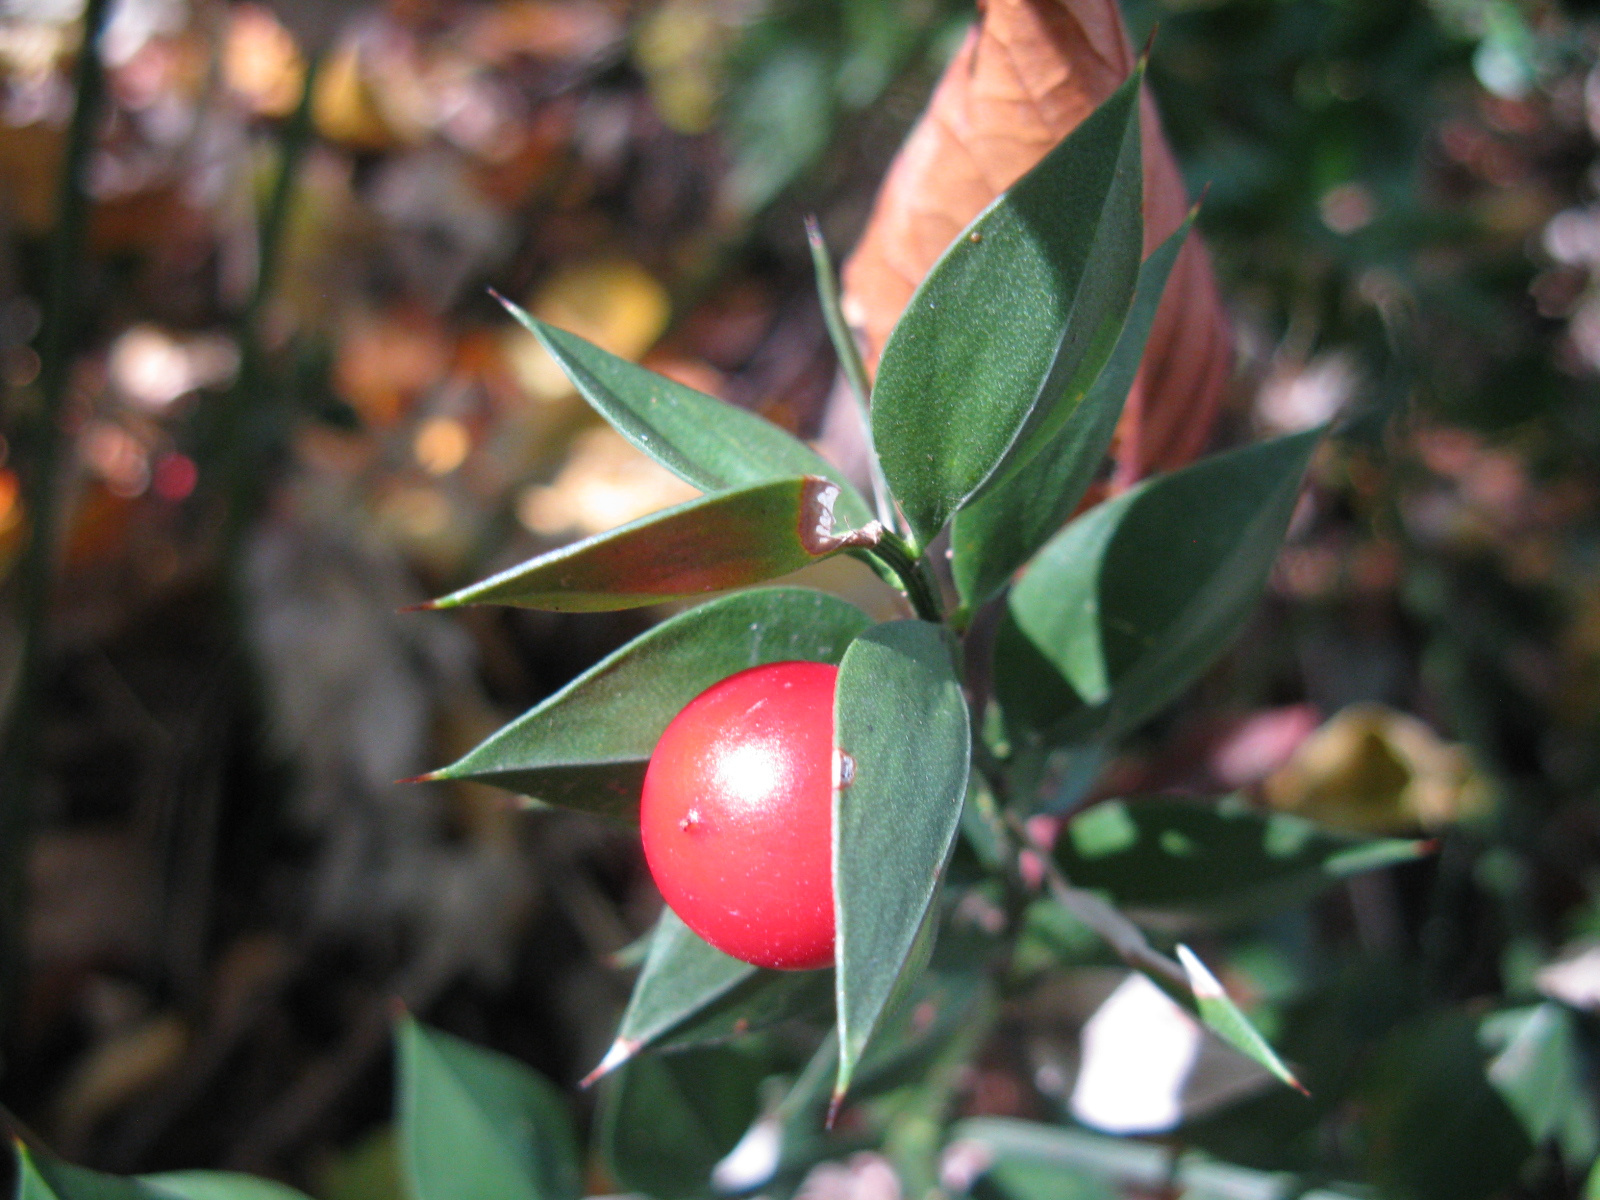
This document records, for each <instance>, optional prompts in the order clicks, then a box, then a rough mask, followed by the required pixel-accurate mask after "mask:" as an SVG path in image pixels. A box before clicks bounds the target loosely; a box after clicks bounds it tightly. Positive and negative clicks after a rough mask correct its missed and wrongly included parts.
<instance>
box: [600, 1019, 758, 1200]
mask: <svg viewBox="0 0 1600 1200" xmlns="http://www.w3.org/2000/svg"><path fill="white" fill-rule="evenodd" d="M764 1074H765V1070H764V1068H763V1066H762V1064H761V1062H760V1061H759V1060H758V1059H756V1058H753V1057H752V1056H750V1055H747V1054H744V1053H741V1052H740V1051H737V1050H733V1049H730V1048H727V1047H720V1046H713V1047H706V1048H703V1049H699V1050H686V1051H684V1052H683V1053H681V1054H666V1055H646V1056H645V1057H643V1058H636V1059H634V1060H633V1061H632V1062H630V1063H628V1064H627V1065H626V1066H624V1067H623V1068H622V1069H621V1070H620V1071H618V1072H617V1073H616V1074H615V1075H613V1076H612V1077H611V1079H610V1081H609V1086H608V1087H607V1088H606V1089H605V1090H604V1092H603V1094H602V1105H601V1112H600V1149H601V1153H602V1154H603V1155H604V1156H605V1160H606V1163H607V1165H608V1166H609V1167H610V1168H611V1173H612V1174H613V1175H614V1176H615V1177H616V1179H617V1182H618V1183H620V1184H621V1185H622V1188H623V1190H626V1191H633V1192H642V1193H644V1194H645V1195H648V1196H653V1197H656V1200H683V1198H685V1197H689V1196H699V1195H703V1194H705V1193H707V1192H709V1191H710V1190H711V1189H710V1180H711V1168H712V1167H714V1166H716V1164H717V1163H718V1162H720V1161H721V1160H722V1158H723V1156H725V1155H726V1154H727V1153H728V1151H730V1150H732V1149H733V1147H734V1145H735V1144H736V1143H737V1142H738V1141H739V1139H740V1138H741V1137H743V1136H744V1132H745V1130H747V1129H749V1128H750V1124H751V1122H753V1121H754V1120H755V1118H756V1115H757V1114H758V1113H759V1111H760V1094H759V1091H760V1084H761V1078H762V1076H763V1075H764Z"/></svg>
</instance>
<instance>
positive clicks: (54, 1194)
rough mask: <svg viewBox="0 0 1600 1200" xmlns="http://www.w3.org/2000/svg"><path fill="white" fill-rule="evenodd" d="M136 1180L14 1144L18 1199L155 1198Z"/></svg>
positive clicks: (116, 1199) (141, 1199) (107, 1199)
mask: <svg viewBox="0 0 1600 1200" xmlns="http://www.w3.org/2000/svg"><path fill="white" fill-rule="evenodd" d="M155 1197H156V1193H154V1192H152V1191H151V1190H150V1189H149V1188H148V1187H145V1186H144V1185H143V1184H141V1183H139V1181H138V1180H135V1179H124V1178H122V1177H120V1176H117V1175H102V1174H101V1173H100V1172H99V1171H89V1170H86V1169H84V1168H83V1167H74V1166H70V1165H68V1164H67V1163H64V1162H60V1161H58V1160H56V1159H54V1158H51V1157H49V1156H47V1155H35V1154H34V1153H33V1152H32V1151H30V1150H29V1149H28V1148H27V1147H26V1146H24V1145H22V1143H20V1142H18V1143H17V1200H155Z"/></svg>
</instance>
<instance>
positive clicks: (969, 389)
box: [872, 71, 1143, 545]
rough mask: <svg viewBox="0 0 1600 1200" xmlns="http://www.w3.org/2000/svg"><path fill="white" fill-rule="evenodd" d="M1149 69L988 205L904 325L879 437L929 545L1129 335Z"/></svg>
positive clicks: (880, 396) (886, 360)
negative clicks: (1142, 110) (1142, 102)
mask: <svg viewBox="0 0 1600 1200" xmlns="http://www.w3.org/2000/svg"><path fill="white" fill-rule="evenodd" d="M1142 77H1143V72H1142V71H1135V72H1134V74H1133V75H1132V77H1131V78H1130V79H1129V80H1128V82H1127V83H1125V84H1123V85H1122V87H1120V88H1118V89H1117V91H1116V92H1114V93H1113V94H1112V95H1111V97H1110V98H1109V99H1108V100H1107V101H1106V102H1105V103H1104V104H1102V105H1101V106H1100V107H1099V108H1098V109H1096V110H1095V112H1093V113H1092V114H1090V116H1089V118H1088V119H1087V120H1085V121H1084V122H1083V123H1082V124H1081V125H1079V126H1078V128H1077V129H1075V130H1074V131H1073V132H1072V133H1071V134H1069V135H1068V136H1067V138H1066V139H1065V140H1064V141H1063V142H1062V143H1061V144H1060V145H1058V146H1057V147H1056V148H1055V149H1054V150H1052V151H1051V152H1050V153H1049V154H1047V155H1045V157H1044V159H1043V160H1042V161H1041V162H1040V163H1039V164H1038V165H1037V166H1036V167H1034V168H1033V169H1032V170H1031V171H1029V172H1028V173H1027V174H1026V175H1024V176H1023V177H1022V179H1020V180H1019V181H1018V182H1017V183H1015V184H1013V185H1012V187H1011V188H1010V189H1009V190H1008V191H1006V192H1004V193H1003V194H1002V195H1000V196H999V197H998V198H997V199H996V200H995V202H994V203H993V204H991V205H990V206H989V207H988V208H987V209H985V210H984V211H983V212H982V213H980V214H979V215H978V217H977V218H976V219H974V220H973V222H972V224H971V225H969V226H968V227H967V229H966V230H965V231H963V233H962V234H961V235H960V236H959V237H957V238H956V240H955V241H954V242H952V243H951V244H950V247H949V249H947V250H946V251H945V252H944V255H943V257H941V258H940V259H939V261H938V262H937V263H935V264H934V267H933V269H932V270H931V271H930V272H929V273H928V276H927V278H925V279H924V280H923V281H922V285H921V286H920V287H919V288H918V289H917V291H916V294H915V295H914V296H912V298H911V302H910V304H909V305H907V307H906V311H905V313H904V315H903V316H901V318H900V321H899V323H898V324H897V325H896V326H895V328H894V332H893V333H892V334H890V336H889V341H888V344H887V345H886V346H885V347H884V350H883V357H882V359H881V361H880V362H879V364H878V378H877V383H876V385H875V387H874V390H873V397H872V435H873V441H874V444H875V445H876V446H877V448H878V456H879V458H880V460H881V461H882V463H883V472H884V475H885V476H886V477H887V478H888V481H889V486H890V488H891V489H893V491H894V495H895V498H896V499H897V500H898V501H899V503H900V507H901V509H902V511H904V513H905V515H906V519H907V520H908V521H910V523H911V528H912V529H913V530H914V531H915V533H916V535H917V537H918V538H919V539H920V540H921V542H922V543H923V544H924V545H926V544H927V542H928V541H929V540H930V539H931V538H932V537H933V536H934V535H935V534H936V533H938V532H939V530H941V529H942V528H943V527H944V525H945V522H946V521H948V520H949V519H950V517H951V516H952V515H953V514H954V513H955V511H956V510H957V509H958V508H960V507H961V505H962V504H964V503H966V501H967V500H969V499H970V498H971V497H972V496H973V495H974V494H975V493H977V492H978V490H979V489H980V488H981V487H982V486H983V485H984V483H985V482H986V481H988V480H989V479H990V478H991V476H993V475H995V473H996V472H997V470H998V469H999V468H1000V467H1001V466H1002V465H1003V464H1004V463H1005V462H1006V460H1007V458H1008V456H1009V455H1011V454H1013V453H1016V452H1018V451H1020V450H1022V449H1023V448H1024V447H1027V448H1028V449H1029V451H1030V452H1031V450H1033V449H1037V444H1036V443H1035V440H1034V439H1035V438H1036V437H1048V436H1049V435H1050V434H1051V433H1052V432H1053V429H1052V428H1051V427H1052V426H1057V427H1058V426H1059V424H1060V422H1061V421H1063V420H1065V416H1066V413H1070V411H1071V409H1072V408H1073V407H1075V406H1076V405H1077V403H1078V400H1079V398H1080V397H1081V396H1082V395H1083V394H1084V392H1086V391H1087V390H1088V388H1089V386H1090V384H1091V383H1092V382H1093V381H1094V379H1095V377H1096V376H1097V375H1099V374H1100V370H1101V368H1102V367H1103V366H1104V365H1105V363H1106V361H1107V359H1108V358H1109V357H1110V355H1111V351H1112V348H1113V346H1115V345H1116V341H1117V335H1118V332H1119V331H1120V329H1121V327H1122V322H1123V318H1124V317H1125V316H1126V315H1127V312H1128V304H1129V302H1130V300H1131V299H1132V297H1133V289H1134V281H1135V278H1136V277H1137V275H1138V271H1139V255H1140V243H1141V240H1142V237H1143V226H1142V220H1141V216H1140V208H1139V206H1140V195H1141V186H1142V183H1141V180H1142V170H1141V167H1140V158H1139V103H1138V101H1139V86H1140V82H1141V79H1142ZM1063 405H1065V406H1066V409H1065V412H1062V411H1061V409H1062V406H1063Z"/></svg>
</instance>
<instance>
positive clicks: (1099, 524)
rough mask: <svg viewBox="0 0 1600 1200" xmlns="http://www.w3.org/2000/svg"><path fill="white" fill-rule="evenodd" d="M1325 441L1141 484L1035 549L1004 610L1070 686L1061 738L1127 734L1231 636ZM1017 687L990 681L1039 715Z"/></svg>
mask: <svg viewBox="0 0 1600 1200" xmlns="http://www.w3.org/2000/svg"><path fill="white" fill-rule="evenodd" d="M1320 436H1321V432H1320V430H1312V431H1310V432H1307V433H1299V434H1294V435H1292V436H1290V437H1285V438H1279V439H1277V440H1275V441H1270V442H1263V443H1260V444H1258V445H1254V446H1246V447H1244V448H1242V449H1239V450H1234V451H1230V452H1229V453H1227V454H1218V455H1214V456H1212V457H1211V458H1207V459H1204V460H1202V461H1201V462H1198V463H1196V464H1195V465H1194V466H1191V467H1186V468H1185V469H1184V470H1182V471H1177V472H1174V473H1173V474H1170V475H1163V476H1159V477H1158V478H1155V479H1151V480H1148V481H1146V482H1145V483H1142V484H1140V485H1139V486H1138V487H1135V488H1132V489H1130V490H1128V491H1126V492H1124V493H1122V495H1120V496H1116V497H1114V498H1113V499H1111V500H1108V501H1106V502H1105V503H1104V504H1101V505H1099V506H1098V507H1096V508H1094V509H1091V510H1090V511H1089V512H1087V513H1085V514H1084V515H1083V516H1081V517H1079V518H1078V519H1077V520H1075V521H1073V522H1072V524H1070V525H1068V526H1067V527H1066V528H1065V529H1063V530H1062V531H1061V532H1060V533H1058V534H1057V535H1056V536H1055V537H1053V538H1052V539H1051V540H1050V541H1049V543H1048V544H1046V546H1045V547H1044V549H1043V550H1041V551H1040V552H1039V554H1038V555H1037V556H1036V557H1035V558H1034V560H1033V562H1032V563H1031V564H1030V565H1029V566H1028V569H1027V571H1026V572H1025V573H1024V574H1023V576H1022V578H1021V580H1019V581H1018V583H1017V585H1016V586H1015V587H1014V588H1012V590H1011V594H1010V605H1009V608H1010V616H1011V618H1012V619H1013V620H1014V621H1015V623H1016V625H1017V627H1018V628H1019V629H1020V630H1021V632H1022V633H1023V634H1025V635H1026V636H1027V639H1028V640H1029V641H1030V642H1032V643H1033V646H1034V647H1035V648H1036V649H1037V651H1038V652H1039V654H1040V655H1042V656H1043V657H1044V658H1045V659H1047V660H1048V661H1049V662H1050V663H1051V664H1052V665H1054V667H1055V668H1056V669H1057V670H1058V671H1059V672H1060V673H1061V675H1062V676H1063V677H1065V679H1066V680H1067V681H1068V682H1069V683H1070V684H1071V685H1072V688H1073V689H1076V697H1075V698H1072V699H1065V702H1064V703H1063V706H1062V709H1061V710H1060V711H1059V712H1058V713H1056V714H1054V716H1053V724H1054V726H1055V729H1054V733H1055V735H1056V737H1057V738H1058V739H1059V740H1063V741H1090V740H1096V739H1098V740H1110V739H1113V738H1115V737H1118V736H1120V735H1121V734H1124V733H1126V732H1128V731H1129V730H1131V729H1133V728H1134V727H1136V726H1137V725H1139V724H1140V723H1141V722H1143V721H1144V720H1146V719H1147V718H1149V717H1151V716H1153V715H1154V714H1155V713H1156V712H1158V711H1160V709H1161V708H1163V707H1164V706H1165V705H1166V704H1168V703H1169V702H1170V701H1172V700H1173V699H1174V698H1176V697H1177V695H1178V694H1179V693H1180V692H1182V691H1183V689H1184V688H1186V687H1188V686H1189V684H1190V683H1192V682H1193V681H1194V680H1195V679H1196V678H1198V677H1199V676H1200V675H1201V674H1202V673H1203V672H1204V671H1205V670H1206V668H1207V667H1209V666H1210V665H1211V663H1212V662H1213V661H1214V660H1215V659H1216V657H1217V655H1219V654H1220V653H1221V652H1222V651H1223V650H1224V649H1225V648H1226V647H1227V645H1228V643H1229V642H1231V641H1232V640H1233V638H1234V637H1235V636H1237V634H1238V632H1239V630H1240V629H1241V628H1243V626H1244V623H1245V621H1246V620H1248V619H1249V616H1250V613H1251V611H1252V610H1253V609H1254V607H1255V604H1256V601H1257V599H1258V598H1259V596H1260V594H1261V591H1262V589H1263V588H1264V587H1265V586H1266V582H1267V576H1268V574H1269V573H1270V572H1271V570H1272V564H1273V562H1274V561H1275V560H1276V558H1277V555H1278V548H1279V546H1280V544H1281V543H1282V541H1283V534H1284V531H1285V529H1287V528H1288V524H1289V518H1290V516H1291V515H1292V514H1293V512H1294V506H1295V501H1296V499H1297V498H1298V496H1299V492H1300V480H1301V477H1302V476H1303V475H1304V473H1305V468H1306V463H1307V462H1308V461H1309V459H1310V457H1311V452H1312V450H1313V449H1315V448H1316V445H1317V441H1318V438H1319V437H1320ZM1000 636H1001V638H1002V639H1004V638H1005V637H1006V634H1005V632H1004V631H1002V633H1001V635H1000ZM1012 653H1013V654H1014V653H1015V651H1014V650H1013V651H1012ZM1027 674H1028V675H1029V676H1030V677H1031V675H1032V674H1034V673H1032V672H1029V673H1027ZM1025 686H1029V685H1027V684H1019V683H1018V682H1015V681H1011V680H1008V679H1007V678H1006V677H1005V676H1004V675H1000V676H997V682H996V688H997V692H998V693H999V694H1000V701H1001V704H1002V706H1003V707H1008V706H1010V705H1012V704H1015V705H1016V706H1017V707H1018V708H1019V709H1024V710H1028V711H1030V712H1031V713H1032V714H1034V715H1033V718H1032V719H1033V720H1034V721H1038V720H1040V719H1041V714H1040V712H1039V710H1040V707H1041V701H1042V699H1043V697H1041V696H1039V695H1037V694H1034V695H1023V694H1021V690H1020V689H1021V687H1025Z"/></svg>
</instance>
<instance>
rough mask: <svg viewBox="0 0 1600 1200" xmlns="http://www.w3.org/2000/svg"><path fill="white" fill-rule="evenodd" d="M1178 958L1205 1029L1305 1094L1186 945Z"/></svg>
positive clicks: (1276, 1055) (1179, 949) (1246, 1018)
mask: <svg viewBox="0 0 1600 1200" xmlns="http://www.w3.org/2000/svg"><path fill="white" fill-rule="evenodd" d="M1178 961H1179V962H1180V963H1182V964H1183V970H1184V974H1186V975H1187V976H1188V977H1189V990H1190V991H1192V992H1193V993H1194V999H1195V1003H1196V1005H1198V1006H1199V1009H1200V1020H1201V1021H1202V1022H1204V1023H1205V1026H1206V1028H1207V1029H1209V1030H1211V1032H1212V1033H1214V1034H1216V1035H1217V1036H1218V1037H1220V1038H1221V1039H1222V1040H1223V1041H1225V1042H1227V1043H1228V1045H1230V1046H1232V1047H1233V1048H1234V1049H1235V1050H1237V1051H1239V1053H1240V1054H1243V1055H1244V1056H1245V1057H1247V1058H1251V1059H1254V1060H1255V1061H1256V1062H1258V1063H1260V1064H1261V1065H1262V1066H1263V1067H1265V1068H1266V1069H1267V1070H1268V1071H1271V1072H1272V1074H1273V1075H1274V1076H1276V1077H1277V1078H1278V1079H1279V1080H1281V1081H1282V1082H1283V1083H1285V1084H1287V1085H1288V1086H1289V1087H1292V1088H1293V1089H1294V1090H1295V1091H1297V1092H1301V1093H1303V1094H1305V1095H1307V1096H1309V1095H1310V1094H1311V1093H1310V1092H1307V1091H1306V1089H1305V1088H1304V1087H1303V1086H1302V1085H1301V1083H1300V1081H1299V1080H1298V1079H1296V1078H1295V1077H1294V1074H1293V1073H1292V1072H1291V1071H1290V1070H1289V1068H1288V1067H1286V1066H1284V1063H1283V1060H1282V1059H1281V1058H1279V1057H1278V1052H1277V1051H1276V1050H1274V1049H1273V1048H1272V1046H1271V1045H1270V1044H1269V1043H1268V1041H1267V1039H1266V1038H1264V1037H1262V1036H1261V1034H1260V1032H1259V1031H1257V1029H1256V1027H1255V1026H1254V1025H1252V1024H1250V1018H1249V1017H1247V1016H1245V1015H1244V1013H1243V1012H1241V1011H1240V1009H1239V1006H1238V1005H1237V1004H1235V1003H1234V1002H1233V1000H1232V998H1231V997H1229V995H1228V993H1227V992H1226V991H1224V990H1223V987H1222V984H1220V983H1219V982H1217V977H1216V976H1215V975H1213V974H1212V973H1211V972H1210V971H1209V970H1208V969H1207V968H1206V965H1205V963H1203V962H1201V961H1200V959H1199V958H1198V957H1197V956H1196V955H1195V953H1194V951H1193V950H1190V949H1189V947H1187V946H1179V947H1178Z"/></svg>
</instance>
